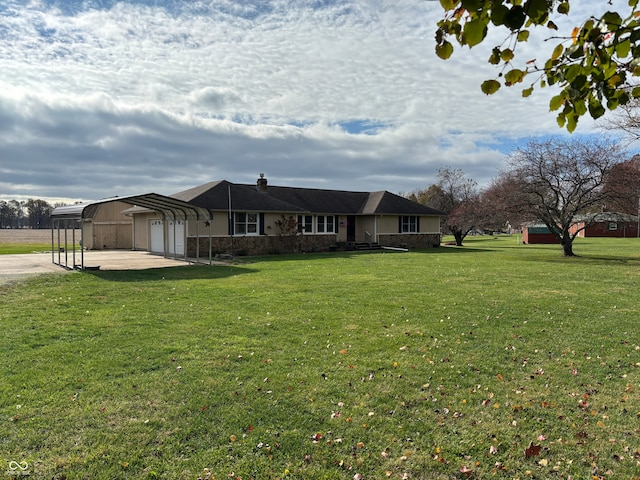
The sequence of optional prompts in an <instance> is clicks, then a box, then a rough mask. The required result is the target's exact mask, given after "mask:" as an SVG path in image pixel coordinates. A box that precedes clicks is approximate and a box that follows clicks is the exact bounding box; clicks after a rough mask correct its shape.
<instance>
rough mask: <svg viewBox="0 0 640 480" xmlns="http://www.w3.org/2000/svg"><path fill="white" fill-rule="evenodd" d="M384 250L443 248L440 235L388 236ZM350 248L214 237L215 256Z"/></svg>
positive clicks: (301, 239)
mask: <svg viewBox="0 0 640 480" xmlns="http://www.w3.org/2000/svg"><path fill="white" fill-rule="evenodd" d="M199 239H200V242H199V243H200V252H199V254H200V258H203V257H208V255H209V237H199ZM378 243H379V244H380V245H381V246H388V247H400V248H409V249H411V248H431V247H438V246H440V234H437V233H435V234H434V233H416V234H386V235H379V241H378ZM196 246H197V237H188V238H187V256H189V257H191V258H195V257H196ZM337 248H341V249H345V248H348V245H347V244H344V242H343V243H342V244H340V245H338V242H337V240H336V236H335V235H299V236H291V237H288V236H277V235H260V236H237V237H211V252H212V255H217V254H231V255H251V256H253V255H273V254H281V253H300V252H323V251H329V250H334V249H337Z"/></svg>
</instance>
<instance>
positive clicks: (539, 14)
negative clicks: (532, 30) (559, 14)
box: [524, 0, 550, 25]
mask: <svg viewBox="0 0 640 480" xmlns="http://www.w3.org/2000/svg"><path fill="white" fill-rule="evenodd" d="M549 8H550V4H548V3H547V0H527V2H526V3H525V6H524V9H525V11H526V12H527V14H528V15H529V18H531V20H532V21H533V22H534V23H536V24H538V25H540V24H541V23H543V22H544V21H545V20H546V19H547V17H548V16H549Z"/></svg>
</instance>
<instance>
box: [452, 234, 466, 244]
mask: <svg viewBox="0 0 640 480" xmlns="http://www.w3.org/2000/svg"><path fill="white" fill-rule="evenodd" d="M464 237H465V235H464V234H463V233H462V230H456V231H454V232H453V238H455V239H456V247H461V246H462V240H463V239H464Z"/></svg>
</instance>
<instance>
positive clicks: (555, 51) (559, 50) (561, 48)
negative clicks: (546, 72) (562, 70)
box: [551, 43, 564, 60]
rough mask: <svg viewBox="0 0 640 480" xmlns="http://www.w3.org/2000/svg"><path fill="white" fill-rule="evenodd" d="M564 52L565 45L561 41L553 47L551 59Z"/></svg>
mask: <svg viewBox="0 0 640 480" xmlns="http://www.w3.org/2000/svg"><path fill="white" fill-rule="evenodd" d="M562 52H564V46H563V45H562V44H561V43H559V44H558V45H556V48H554V49H553V53H552V54H551V60H556V59H557V58H558V57H560V55H562Z"/></svg>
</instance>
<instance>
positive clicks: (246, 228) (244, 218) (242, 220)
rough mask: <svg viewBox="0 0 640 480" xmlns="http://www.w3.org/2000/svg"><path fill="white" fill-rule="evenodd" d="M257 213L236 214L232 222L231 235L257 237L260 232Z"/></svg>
mask: <svg viewBox="0 0 640 480" xmlns="http://www.w3.org/2000/svg"><path fill="white" fill-rule="evenodd" d="M259 219H260V217H259V215H258V214H257V213H248V212H236V213H235V216H234V221H233V233H234V234H235V235H258V233H259V232H260V228H259V221H260V220H259Z"/></svg>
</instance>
